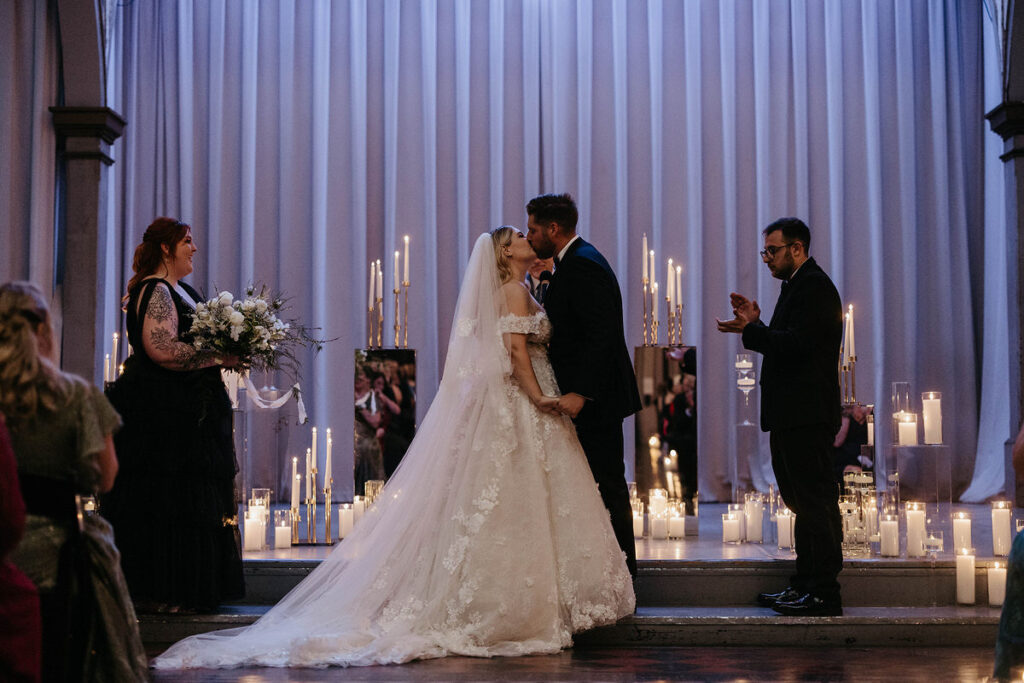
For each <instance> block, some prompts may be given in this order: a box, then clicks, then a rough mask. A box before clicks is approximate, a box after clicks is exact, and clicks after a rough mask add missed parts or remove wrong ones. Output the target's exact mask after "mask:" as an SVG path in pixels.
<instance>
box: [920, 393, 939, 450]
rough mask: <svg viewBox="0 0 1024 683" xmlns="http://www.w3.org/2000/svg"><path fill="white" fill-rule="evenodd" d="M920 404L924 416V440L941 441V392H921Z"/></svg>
mask: <svg viewBox="0 0 1024 683" xmlns="http://www.w3.org/2000/svg"><path fill="white" fill-rule="evenodd" d="M921 404H922V405H923V408H922V410H921V413H922V415H923V416H924V442H925V443H926V444H940V443H942V394H941V393H939V392H938V391H926V392H924V393H923V394H921Z"/></svg>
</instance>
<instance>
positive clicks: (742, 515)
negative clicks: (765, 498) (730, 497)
mask: <svg viewBox="0 0 1024 683" xmlns="http://www.w3.org/2000/svg"><path fill="white" fill-rule="evenodd" d="M726 512H727V513H729V514H731V515H732V516H733V517H734V518H735V519H736V524H737V526H738V527H739V532H740V537H739V540H741V541H742V540H745V539H746V537H747V531H746V526H747V524H746V522H747V510H746V507H745V504H744V503H729V505H728V506H727V507H726Z"/></svg>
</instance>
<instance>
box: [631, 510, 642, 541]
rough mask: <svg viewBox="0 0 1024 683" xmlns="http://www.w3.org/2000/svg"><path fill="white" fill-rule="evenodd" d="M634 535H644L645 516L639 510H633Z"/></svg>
mask: <svg viewBox="0 0 1024 683" xmlns="http://www.w3.org/2000/svg"><path fill="white" fill-rule="evenodd" d="M633 536H635V537H636V538H643V537H644V516H643V514H641V513H639V512H633Z"/></svg>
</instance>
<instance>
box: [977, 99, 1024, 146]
mask: <svg viewBox="0 0 1024 683" xmlns="http://www.w3.org/2000/svg"><path fill="white" fill-rule="evenodd" d="M985 118H986V119H988V123H989V126H991V128H992V130H993V131H994V132H995V133H997V134H998V135H999V137H1001V138H1002V139H1003V153H1002V154H1001V155H1000V157H999V158H1000V159H1002V160H1003V161H1010V160H1011V159H1015V158H1017V157H1022V156H1024V102H1003V103H1001V104H1000V105H998V106H997V107H995V108H994V109H992V111H990V112H988V113H987V114H985Z"/></svg>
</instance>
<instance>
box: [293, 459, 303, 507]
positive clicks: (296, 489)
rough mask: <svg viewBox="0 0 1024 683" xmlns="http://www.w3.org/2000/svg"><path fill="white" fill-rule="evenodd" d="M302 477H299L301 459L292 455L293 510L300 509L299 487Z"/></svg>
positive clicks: (300, 486)
mask: <svg viewBox="0 0 1024 683" xmlns="http://www.w3.org/2000/svg"><path fill="white" fill-rule="evenodd" d="M300 488H302V479H300V478H299V459H298V458H297V457H294V456H292V510H298V509H299V489H300Z"/></svg>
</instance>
